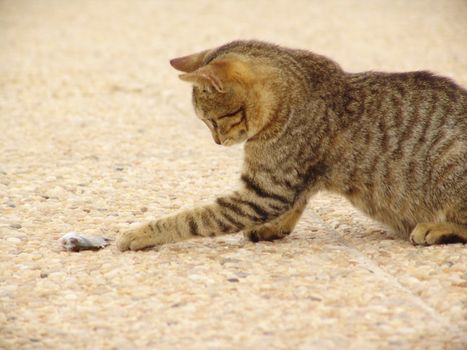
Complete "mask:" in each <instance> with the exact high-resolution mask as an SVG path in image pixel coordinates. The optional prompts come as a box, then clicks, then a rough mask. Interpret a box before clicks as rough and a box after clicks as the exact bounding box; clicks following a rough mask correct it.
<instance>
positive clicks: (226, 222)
mask: <svg viewBox="0 0 467 350" xmlns="http://www.w3.org/2000/svg"><path fill="white" fill-rule="evenodd" d="M251 183H252V182H251ZM294 198H295V196H294V194H293V193H292V192H289V193H280V194H279V193H275V192H272V191H268V190H265V189H264V188H261V187H259V185H257V184H253V185H250V186H249V187H247V188H246V189H244V190H243V191H239V192H234V193H233V194H232V195H230V196H225V197H221V198H218V199H217V200H216V203H214V204H211V205H207V206H204V207H200V208H195V209H193V210H187V211H183V212H181V213H179V214H176V215H172V216H167V217H164V218H161V219H159V220H156V221H152V222H149V223H146V224H144V225H142V226H140V227H137V228H135V229H131V230H128V231H125V232H123V233H122V234H121V235H120V236H119V237H118V239H117V247H118V248H119V249H120V250H121V251H124V250H139V249H144V248H147V247H151V246H155V245H160V244H164V243H169V242H177V241H182V240H185V239H190V238H195V237H212V236H217V235H222V234H228V233H236V232H239V231H241V230H248V229H251V228H253V227H256V226H260V225H263V224H265V223H267V222H270V221H272V220H274V219H276V218H278V217H280V216H282V215H283V214H285V213H286V212H288V211H289V210H290V209H291V208H292V207H293V203H294ZM292 221H293V220H292V219H290V224H289V226H293V225H292ZM295 221H296V220H295ZM293 224H295V222H293Z"/></svg>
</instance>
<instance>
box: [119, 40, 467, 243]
mask: <svg viewBox="0 0 467 350" xmlns="http://www.w3.org/2000/svg"><path fill="white" fill-rule="evenodd" d="M170 63H171V65H172V66H173V67H174V68H175V69H177V70H179V71H182V72H183V74H181V75H180V78H181V79H182V80H184V81H186V82H189V83H191V84H192V85H193V95H192V96H193V97H192V98H193V105H194V109H195V112H196V114H197V116H198V117H199V118H200V119H201V120H202V121H203V122H204V123H205V124H206V125H207V127H208V128H209V130H210V131H211V133H212V137H213V139H214V141H215V142H216V143H217V144H221V145H225V146H230V145H233V144H238V143H242V142H245V144H244V165H243V171H242V175H241V183H242V186H241V188H240V189H239V190H237V191H234V192H232V193H231V194H230V195H226V196H222V197H219V198H217V200H216V201H215V203H212V204H210V205H206V206H203V207H199V208H195V209H192V210H187V211H183V212H180V213H178V214H175V215H171V216H167V217H162V218H160V219H159V220H155V221H151V222H148V223H145V224H144V225H142V226H140V227H137V228H133V229H130V230H128V231H125V232H123V233H122V234H120V236H119V237H118V239H117V247H118V248H119V249H120V250H121V251H125V250H138V249H143V248H147V247H151V246H155V245H161V244H164V243H169V242H176V241H180V240H185V239H189V238H193V237H206V236H210V237H212V236H217V235H222V234H229V233H236V232H239V231H243V232H244V235H245V237H246V238H248V239H249V240H251V241H253V242H258V241H261V240H275V239H280V238H283V237H285V236H287V235H289V234H290V233H291V232H292V230H293V229H294V227H295V225H296V223H297V221H298V219H299V218H300V216H301V214H302V213H303V210H304V208H305V206H306V204H307V201H308V199H309V198H310V196H312V195H313V194H315V193H316V192H318V191H321V190H327V191H331V192H334V193H339V194H341V195H342V196H344V197H345V198H347V199H348V200H349V201H350V202H351V203H352V204H353V205H354V206H355V207H357V208H359V209H360V210H361V211H363V212H364V213H366V214H367V215H369V216H370V217H372V218H374V219H376V220H378V221H380V222H382V223H383V224H385V225H387V226H389V227H390V228H392V229H394V230H396V231H399V232H401V233H403V234H405V235H406V236H407V237H410V240H411V242H412V243H413V244H416V245H432V244H440V243H453V242H463V243H466V242H467V118H466V117H467V91H466V90H465V89H464V88H462V87H460V86H459V85H457V84H456V83H454V82H453V81H451V80H450V79H448V78H444V77H439V76H435V75H434V74H432V73H430V72H427V71H417V72H409V73H380V72H363V73H352V74H350V73H346V72H344V71H343V70H342V69H341V68H340V66H339V65H338V64H336V63H335V62H333V61H332V60H330V59H328V58H326V57H324V56H321V55H317V54H314V53H312V52H309V51H305V50H294V49H288V48H284V47H279V46H276V45H273V44H269V43H265V42H260V41H235V42H231V43H228V44H226V45H223V46H220V47H218V48H216V49H212V50H206V51H203V52H200V53H197V54H193V55H189V56H184V57H180V58H176V59H173V60H171V61H170Z"/></svg>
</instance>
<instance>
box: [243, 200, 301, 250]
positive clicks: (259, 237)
mask: <svg viewBox="0 0 467 350" xmlns="http://www.w3.org/2000/svg"><path fill="white" fill-rule="evenodd" d="M306 204H307V200H304V201H301V202H298V203H297V204H295V206H294V207H293V208H292V209H291V210H289V211H288V212H286V213H285V214H284V215H282V216H280V217H278V218H277V219H275V220H273V221H271V222H269V223H267V224H264V225H261V226H258V227H255V228H253V229H251V230H245V231H244V232H243V235H244V236H245V238H247V239H249V240H250V241H252V242H259V241H273V240H276V239H281V238H284V237H286V236H288V235H289V234H290V233H292V231H293V229H294V228H295V225H296V224H297V222H298V220H299V219H300V217H301V216H302V214H303V211H304V210H305V208H306Z"/></svg>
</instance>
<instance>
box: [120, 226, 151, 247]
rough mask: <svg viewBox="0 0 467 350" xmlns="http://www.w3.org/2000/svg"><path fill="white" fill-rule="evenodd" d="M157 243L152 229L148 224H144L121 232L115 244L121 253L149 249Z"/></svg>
mask: <svg viewBox="0 0 467 350" xmlns="http://www.w3.org/2000/svg"><path fill="white" fill-rule="evenodd" d="M158 243H159V242H158V240H157V237H156V234H155V232H154V229H153V227H152V226H151V225H149V224H144V225H141V226H139V227H136V228H133V229H129V230H127V231H124V232H122V233H121V234H120V235H119V236H118V238H117V242H116V244H117V248H118V249H119V250H120V251H122V252H123V251H125V250H140V249H144V248H149V247H152V246H155V245H157V244H158Z"/></svg>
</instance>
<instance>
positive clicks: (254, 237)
mask: <svg viewBox="0 0 467 350" xmlns="http://www.w3.org/2000/svg"><path fill="white" fill-rule="evenodd" d="M289 234H290V232H288V231H283V230H281V229H279V228H276V227H271V226H267V225H265V226H261V227H258V228H255V229H253V230H248V231H244V232H243V236H244V237H245V238H246V239H248V240H250V241H251V242H254V243H256V242H259V241H275V240H278V239H282V238H284V237H285V236H287V235H289Z"/></svg>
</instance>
